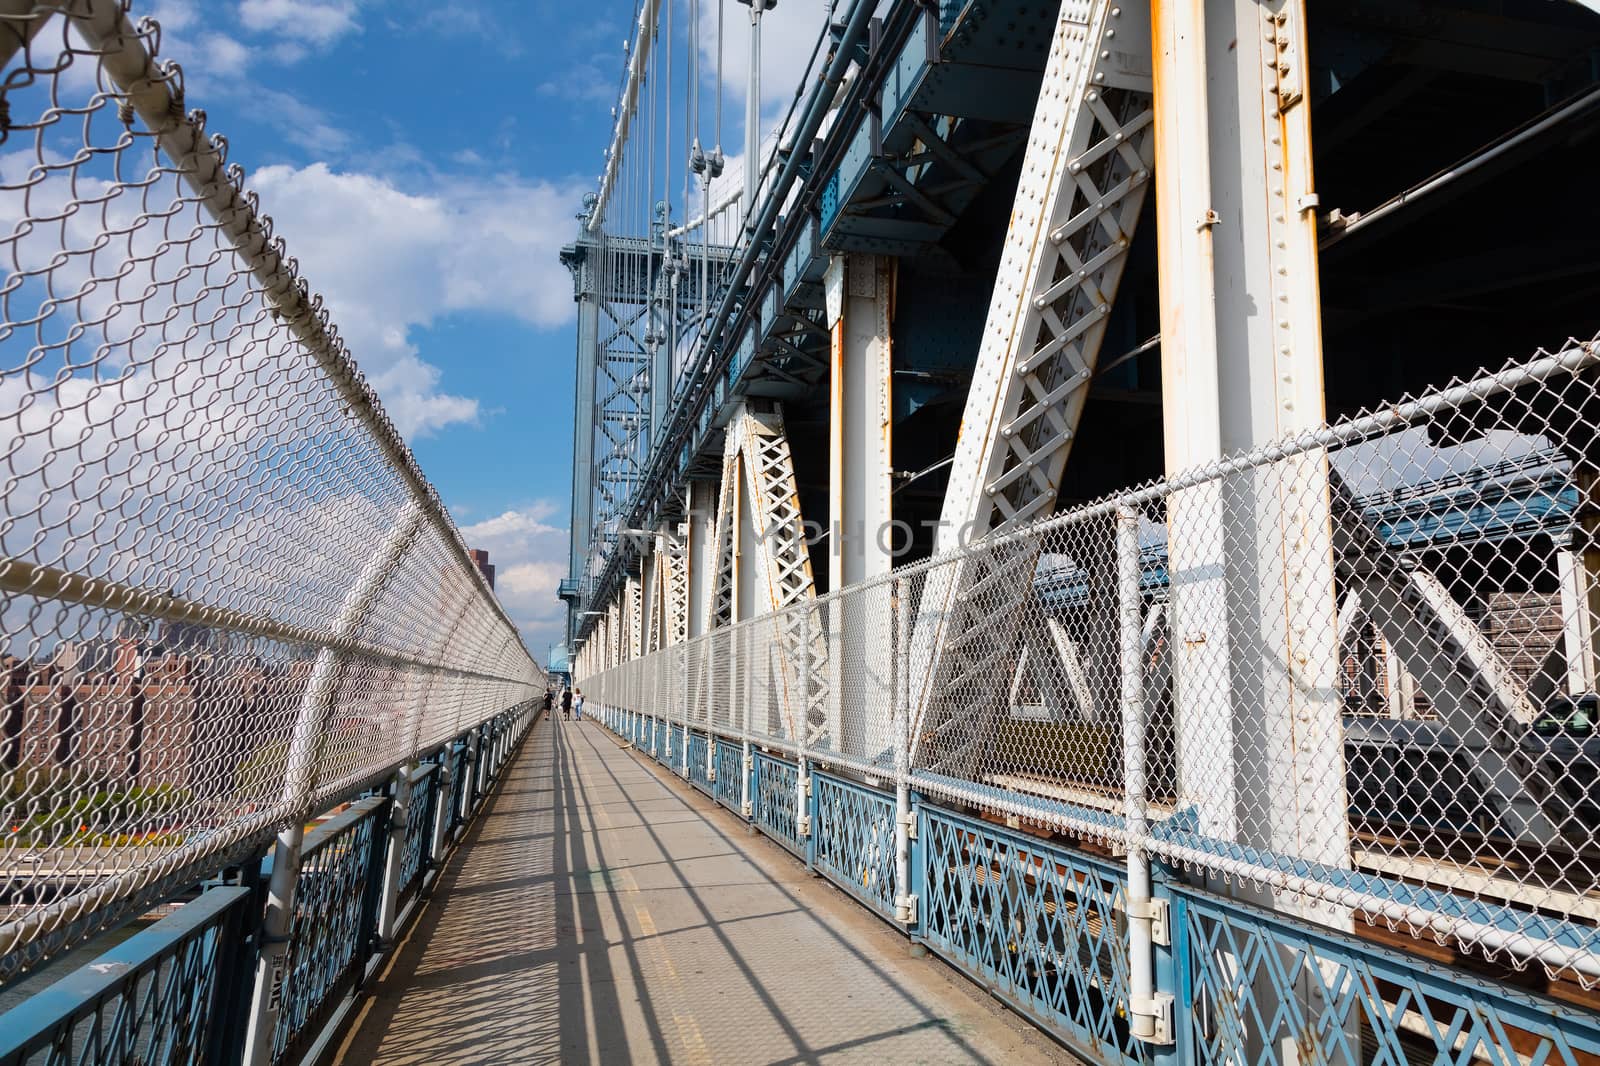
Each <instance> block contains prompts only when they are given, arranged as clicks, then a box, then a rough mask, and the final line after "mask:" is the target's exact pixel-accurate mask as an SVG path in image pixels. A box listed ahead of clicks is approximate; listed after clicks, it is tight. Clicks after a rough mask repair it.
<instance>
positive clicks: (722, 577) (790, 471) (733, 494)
mask: <svg viewBox="0 0 1600 1066" xmlns="http://www.w3.org/2000/svg"><path fill="white" fill-rule="evenodd" d="M747 513H748V515H749V516H750V522H751V523H752V526H753V528H751V529H749V530H744V529H742V528H741V526H742V524H743V521H744V515H745V514H747ZM715 529H716V533H715V539H714V549H713V555H712V558H714V559H716V560H717V572H716V576H715V582H714V586H713V596H712V601H711V602H712V618H711V624H712V625H713V626H716V625H726V624H729V623H730V622H733V621H737V620H740V619H742V618H744V617H753V616H755V615H763V614H768V613H770V612H776V611H783V610H784V609H785V608H788V607H793V606H795V605H796V604H801V603H806V602H809V601H811V600H814V599H815V598H816V583H815V581H814V579H813V576H812V570H811V554H810V549H809V547H808V546H807V544H806V534H805V526H804V523H803V522H802V520H801V515H800V501H799V495H798V490H797V488H796V485H795V476H794V460H793V457H792V456H791V454H790V451H789V440H788V436H787V435H786V434H785V432H784V428H783V420H782V418H781V417H780V416H779V415H778V414H776V413H775V412H757V411H753V410H751V409H750V408H749V407H748V406H746V407H743V408H741V409H740V411H739V413H738V414H737V415H736V416H735V418H734V420H733V421H732V422H731V423H729V425H728V431H727V437H726V439H725V444H724V461H723V482H722V492H721V497H720V501H719V504H718V508H717V522H716V527H715ZM752 540H753V541H754V544H755V546H756V551H755V553H754V555H755V558H754V559H747V558H746V556H745V554H744V553H743V552H742V551H741V550H740V548H741V545H743V544H748V543H750V542H751V541H752ZM747 564H748V565H753V566H754V567H755V572H754V574H752V575H749V576H748V577H745V576H744V575H741V573H740V568H741V567H742V566H743V565H747ZM741 588H744V589H748V590H753V594H754V596H755V598H756V601H757V602H755V603H750V604H747V603H743V602H741V598H740V589H741ZM807 620H808V619H807V618H804V617H803V618H802V619H798V620H797V619H796V618H795V617H794V615H793V613H792V612H791V613H790V614H785V615H782V616H780V623H779V624H780V634H779V644H780V648H781V650H782V661H783V664H784V673H783V677H782V683H783V686H784V691H785V694H786V695H787V697H788V698H787V699H785V700H783V702H782V706H783V707H784V708H785V709H786V710H787V711H788V713H789V714H791V715H798V716H799V717H800V721H803V722H805V723H806V729H805V733H804V735H805V737H806V740H807V741H808V742H810V741H812V740H814V739H815V735H814V734H815V731H816V730H817V729H818V728H819V726H820V727H823V728H825V725H824V723H825V721H826V716H825V714H824V708H825V707H826V704H827V639H826V634H825V633H824V632H823V630H822V627H821V626H819V625H815V624H811V625H807V624H806V622H807ZM810 621H812V622H814V620H810ZM708 628H709V627H708ZM807 629H809V630H810V632H805V631H804V630H807ZM793 729H794V731H793V733H792V734H791V735H793V736H801V735H802V733H801V730H800V728H799V727H798V723H795V724H794V725H793Z"/></svg>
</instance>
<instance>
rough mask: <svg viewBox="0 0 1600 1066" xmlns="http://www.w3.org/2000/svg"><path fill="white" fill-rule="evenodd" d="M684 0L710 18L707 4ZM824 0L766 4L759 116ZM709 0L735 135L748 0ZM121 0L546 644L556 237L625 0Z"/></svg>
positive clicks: (559, 274) (559, 392) (582, 188)
mask: <svg viewBox="0 0 1600 1066" xmlns="http://www.w3.org/2000/svg"><path fill="white" fill-rule="evenodd" d="M701 6H702V8H703V11H702V18H703V21H704V22H705V24H706V25H714V23H712V22H711V21H710V20H711V19H712V18H714V11H715V6H716V5H715V2H714V0H703V2H702V5H701ZM677 7H678V9H679V10H683V11H686V8H687V0H679V3H678V5H677ZM826 7H827V5H826V4H825V3H823V2H822V0H791V2H790V3H789V4H788V5H785V6H784V7H780V8H779V9H778V12H777V13H776V14H775V15H772V16H769V21H768V23H767V25H768V26H769V27H771V29H770V30H769V36H767V46H766V47H764V48H763V63H764V66H765V68H766V71H767V75H768V76H767V82H766V90H767V91H765V92H763V94H762V95H763V97H764V101H763V102H764V105H765V106H764V111H766V112H767V113H770V114H776V113H777V112H778V110H779V109H780V107H781V105H782V103H783V102H784V100H785V99H786V98H787V97H788V96H789V94H791V93H792V92H793V89H794V86H795V84H796V83H797V81H798V80H799V78H800V76H801V70H802V68H803V62H804V59H805V53H808V52H809V44H810V41H811V40H812V39H813V38H814V36H815V32H816V29H815V27H818V26H820V24H821V18H822V16H823V14H824V13H825V10H826ZM726 11H727V18H728V26H729V40H728V49H727V55H726V63H727V69H728V70H729V71H730V75H729V81H730V85H729V90H728V92H729V95H728V105H727V108H726V110H727V116H726V119H725V121H727V122H728V123H729V130H728V138H729V140H730V141H732V142H733V143H737V139H738V138H739V137H740V136H741V134H740V132H739V128H740V123H739V116H740V114H741V110H742V104H741V103H740V100H741V99H742V75H741V76H737V77H736V76H735V75H734V74H733V73H731V72H742V71H743V69H744V65H745V56H746V55H747V48H746V44H745V41H744V40H743V39H742V38H743V36H744V34H745V32H746V31H745V25H746V18H747V16H746V11H747V9H746V8H744V7H742V6H740V5H738V4H736V3H732V2H728V3H727V6H726ZM134 14H135V15H136V16H137V15H140V14H149V15H153V16H154V17H155V18H156V19H157V20H158V21H159V22H160V23H161V26H162V44H161V54H162V56H164V57H166V58H170V59H175V60H177V61H178V62H179V63H180V64H181V65H182V66H183V68H184V74H185V83H186V87H187V102H188V105H189V106H190V107H197V108H201V109H203V110H205V111H206V113H207V115H208V127H209V128H210V129H211V130H212V131H214V132H219V133H222V134H224V135H225V136H226V137H227V138H228V142H229V157H230V160H231V161H232V162H236V163H239V164H241V165H243V166H244V167H245V169H246V171H247V177H246V184H247V186H248V187H249V188H252V189H254V190H255V191H256V192H257V193H259V195H260V197H261V203H262V207H263V209H264V210H265V212H266V213H267V214H269V215H271V216H272V217H273V219H274V222H275V224H276V232H277V233H278V234H279V235H281V236H282V237H283V238H284V240H285V241H286V242H287V245H288V249H289V252H290V254H291V255H293V256H295V257H297V258H298V259H299V262H300V265H301V269H302V272H303V273H304V275H305V276H306V278H307V279H308V281H309V283H310V284H311V286H312V288H313V289H314V290H315V291H318V292H320V293H322V295H323V296H324V297H325V298H326V301H327V305H328V306H329V308H330V309H331V311H332V315H333V319H334V321H335V322H336V323H337V324H338V326H339V329H340V332H341V334H342V335H343V336H344V337H345V339H346V341H347V342H348V344H349V347H350V350H351V351H352V353H353V354H354V356H355V358H356V360H357V362H358V363H359V364H360V366H361V367H362V369H363V371H365V373H366V374H367V376H368V377H369V378H370V379H371V380H372V382H373V384H374V385H375V387H376V388H377V389H378V392H379V395H380V396H381V398H382V399H383V402H384V404H385V406H386V408H387V409H388V410H389V412H390V414H391V415H392V416H393V417H394V419H395V422H396V424H397V425H398V426H399V427H400V429H401V431H402V432H403V433H404V434H405V435H406V437H407V439H408V440H409V441H410V442H411V445H412V447H413V449H414V450H415V451H416V454H417V456H418V459H419V460H420V462H421V464H422V468H423V470H424V471H425V472H426V473H427V474H428V476H429V478H430V479H432V481H433V482H434V484H435V485H437V486H438V488H439V491H440V493H441V495H442V496H443V497H444V500H445V502H446V503H447V504H448V505H449V507H450V508H451V510H452V512H453V513H454V514H455V516H456V521H457V523H458V524H459V525H460V526H461V527H462V532H463V534H464V535H465V536H466V539H467V541H468V543H469V544H470V545H472V546H473V547H481V548H485V549H487V550H488V551H489V553H490V556H491V558H492V560H493V561H494V563H495V564H496V566H497V567H498V569H499V584H498V590H499V593H500V597H501V600H502V602H504V603H505V605H506V607H507V608H508V610H510V612H511V613H512V615H513V617H514V618H515V619H516V620H517V622H518V624H519V625H520V626H521V628H522V630H523V634H524V638H525V640H526V641H527V643H528V646H529V647H530V649H532V650H533V651H534V653H535V654H536V655H537V656H539V657H540V658H541V659H543V657H544V655H545V650H546V647H547V645H548V644H549V643H550V642H552V641H556V640H558V639H560V635H561V631H562V628H563V618H564V611H563V608H562V605H561V604H560V603H559V602H558V601H557V600H556V599H555V589H556V584H557V582H558V581H559V580H560V579H561V578H562V577H563V576H565V574H566V570H567V557H566V545H567V534H566V524H567V513H568V510H569V497H570V491H571V478H572V472H571V466H570V457H571V451H572V386H573V381H572V364H573V329H572V327H573V322H574V307H573V302H572V285H571V281H570V279H569V277H568V275H567V273H566V270H565V269H564V268H563V267H562V266H561V264H560V262H559V260H558V258H557V253H558V251H559V249H560V247H561V245H563V244H565V243H567V242H568V241H570V240H571V239H572V238H573V236H574V235H575V233H576V230H577V221H576V218H575V216H576V215H577V212H578V209H579V207H580V205H581V201H582V197H583V194H584V193H585V192H588V191H591V190H592V189H593V188H594V187H595V185H596V184H597V177H598V174H599V171H600V169H601V165H602V162H603V152H604V149H605V146H606V144H607V142H608V140H609V137H610V132H611V108H612V105H613V104H614V103H615V101H616V95H617V90H618V86H619V83H620V78H621V73H622V64H623V42H624V40H625V39H626V38H628V37H629V36H630V34H631V30H632V26H633V20H634V18H635V17H636V16H635V8H634V0H586V2H584V3H582V4H576V3H572V2H571V0H520V2H509V0H508V2H491V0H451V2H450V3H448V4H440V3H438V0H387V2H385V3H383V4H378V3H373V2H367V0H226V2H224V0H209V2H206V0H146V2H142V3H140V4H139V5H138V6H137V7H136V10H135V12H134ZM680 19H681V21H680V22H679V26H680V28H681V27H682V26H684V25H686V23H687V20H686V15H685V16H680ZM790 23H793V24H794V25H792V26H791V25H790ZM802 27H803V31H802ZM797 31H802V35H803V37H804V40H805V41H806V43H807V47H806V48H805V49H799V48H796V47H795V44H794V41H795V39H796V33H797ZM709 46H710V45H709V38H708V40H707V42H706V44H705V47H709ZM736 90H737V92H736ZM733 155H734V153H730V162H731V161H732V159H731V157H732V156H733Z"/></svg>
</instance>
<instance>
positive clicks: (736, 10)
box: [699, 0, 831, 149]
mask: <svg viewBox="0 0 1600 1066" xmlns="http://www.w3.org/2000/svg"><path fill="white" fill-rule="evenodd" d="M830 6H831V5H828V4H824V3H821V2H820V0H791V2H790V3H784V4H779V5H778V6H777V7H775V8H773V9H772V10H770V11H767V12H765V13H764V14H763V15H762V16H761V104H762V113H763V116H764V118H765V122H764V125H765V126H766V127H767V128H769V129H770V125H771V123H772V121H773V114H772V113H773V112H774V111H776V110H778V109H779V105H783V106H784V107H787V105H788V102H789V100H790V99H792V98H793V97H794V93H795V89H796V88H797V87H798V86H799V85H800V83H801V81H802V80H803V79H804V78H805V76H806V71H807V67H808V65H809V64H810V62H811V51H812V47H813V46H814V45H815V44H816V42H817V36H818V35H819V34H820V33H821V32H822V28H823V26H824V25H826V23H827V19H828V13H829V8H830ZM717 7H718V5H716V4H706V5H704V6H702V7H701V9H700V33H699V45H700V71H701V80H702V84H704V85H705V86H708V87H710V88H711V91H712V92H713V93H714V92H715V86H716V72H717V66H716V64H717ZM723 20H724V21H723V41H722V44H723V48H722V90H723V122H724V123H726V125H725V126H724V128H723V131H722V136H723V147H724V149H726V148H727V147H728V146H729V143H730V142H735V143H743V141H742V137H741V136H740V135H739V133H738V131H739V130H740V129H741V128H742V127H743V125H744V95H745V82H746V78H747V72H748V70H749V66H750V15H749V8H747V7H744V6H742V5H733V4H729V5H727V9H726V11H725V12H724V13H723ZM826 56H827V48H826V45H824V47H823V49H822V51H821V53H820V54H819V56H818V62H819V63H820V62H821V61H822V60H823V59H825V58H826ZM710 95H711V94H710V93H703V94H702V96H701V100H702V103H703V105H704V107H705V109H706V111H707V112H708V114H707V116H706V117H707V118H709V117H710V115H709V112H710V110H711V106H712V104H713V103H714V100H713V99H711V98H710ZM778 117H782V116H781V114H779V115H778ZM704 130H705V132H706V133H708V134H711V133H712V127H711V124H710V123H709V122H707V123H706V124H705V126H704Z"/></svg>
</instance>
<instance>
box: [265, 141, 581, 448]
mask: <svg viewBox="0 0 1600 1066" xmlns="http://www.w3.org/2000/svg"><path fill="white" fill-rule="evenodd" d="M436 182H437V191H429V192H425V193H410V192H406V191H403V190H402V189H401V188H399V187H398V186H397V185H396V184H395V183H394V182H392V181H391V180H389V179H387V178H385V177H382V176H379V175H375V174H364V173H355V172H341V171H335V170H333V169H332V168H330V167H328V166H327V165H326V164H324V163H315V164H312V165H311V166H308V167H292V166H270V167H263V168H262V169H261V170H258V171H256V172H255V173H254V174H253V175H251V178H250V184H251V186H252V187H254V188H255V189H257V190H258V191H259V192H260V194H261V202H262V206H263V208H264V209H265V210H266V211H267V212H268V213H270V214H272V215H273V217H274V219H275V223H276V228H277V232H279V233H281V234H283V236H284V239H285V240H286V241H287V242H288V245H289V250H290V254H292V255H294V256H296V257H298V259H299V261H300V265H301V269H302V271H303V272H304V273H305V275H306V277H307V279H308V281H309V282H310V284H311V286H312V288H313V289H314V290H316V291H318V292H321V293H322V294H323V295H324V296H325V297H326V300H327V303H328V306H329V307H330V308H331V309H332V313H333V316H334V321H335V322H337V323H338V325H339V329H340V332H341V334H342V335H343V336H344V338H345V340H346V342H347V343H348V344H349V346H350V350H351V352H352V354H353V355H354V356H355V358H356V359H357V360H358V361H359V362H360V364H361V366H362V369H363V370H365V371H366V373H367V374H368V376H369V377H371V378H372V380H373V383H374V385H375V386H376V387H377V389H378V392H379V395H380V396H381V397H382V398H383V401H384V405H385V407H386V408H388V410H389V412H390V414H391V416H392V417H393V418H394V419H395V422H396V424H397V425H398V426H399V427H400V429H401V432H402V433H405V434H407V435H408V436H410V435H416V434H427V433H429V432H431V431H433V430H436V429H439V428H441V427H443V426H446V425H449V424H451V423H456V422H470V421H471V420H473V419H474V418H475V417H476V415H477V401H476V400H473V399H468V398H465V397H460V396H452V395H448V394H445V393H441V392H439V391H438V385H439V380H440V375H439V371H438V369H437V367H436V366H434V365H432V364H431V363H429V362H427V361H426V359H425V355H426V353H424V352H422V351H420V350H419V349H418V347H417V345H416V343H415V342H414V340H413V339H412V335H411V331H412V330H413V328H418V327H420V328H426V327H428V326H430V325H432V324H433V323H434V322H436V321H437V320H438V319H439V318H440V317H442V316H444V315H447V314H450V313H453V312H470V311H487V312H493V313H499V314H506V315H510V316H513V317H515V318H518V319H520V320H522V321H523V322H525V323H527V324H528V325H530V326H534V327H536V328H552V327H556V326H560V325H563V324H564V323H566V322H567V321H568V320H569V319H570V318H571V315H572V286H571V281H570V279H569V278H568V276H567V272H566V269H565V268H564V267H562V266H561V263H560V260H559V258H558V251H559V249H560V246H561V245H562V244H563V243H565V242H566V241H568V240H570V239H571V237H572V234H573V232H574V226H575V225H576V223H575V222H574V221H573V215H574V214H575V213H576V207H577V205H578V203H579V199H580V197H581V196H582V189H581V188H579V187H578V186H573V187H570V188H565V187H560V186H555V185H551V184H549V183H547V182H523V181H516V180H513V179H510V178H499V179H477V178H463V177H459V176H456V177H450V176H439V177H438V178H437V179H436ZM471 354H472V353H470V352H452V353H450V357H452V358H457V359H461V358H470V357H471Z"/></svg>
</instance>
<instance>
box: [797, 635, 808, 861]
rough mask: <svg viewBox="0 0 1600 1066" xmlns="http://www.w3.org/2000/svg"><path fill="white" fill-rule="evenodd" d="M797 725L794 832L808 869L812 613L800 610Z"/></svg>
mask: <svg viewBox="0 0 1600 1066" xmlns="http://www.w3.org/2000/svg"><path fill="white" fill-rule="evenodd" d="M800 648H801V649H802V650H801V655H800V685H799V689H800V692H799V696H800V722H799V728H798V729H796V730H795V737H794V743H795V753H794V762H795V777H794V788H795V796H794V832H795V835H796V836H800V837H806V838H807V841H808V842H807V845H806V866H807V868H809V867H810V866H811V845H810V843H809V838H810V836H811V804H810V802H809V800H810V796H811V775H810V774H808V773H807V772H806V730H808V729H810V728H811V653H810V648H811V611H810V605H809V604H807V605H802V606H801V607H800Z"/></svg>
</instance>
